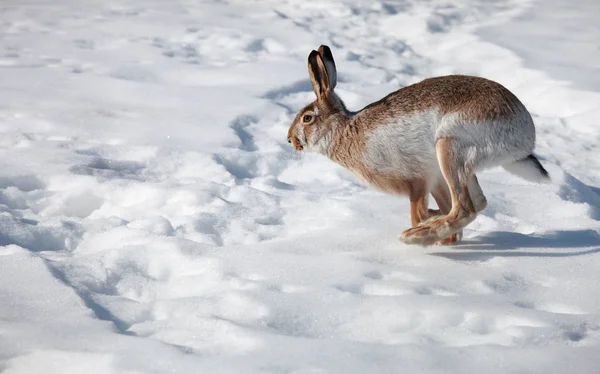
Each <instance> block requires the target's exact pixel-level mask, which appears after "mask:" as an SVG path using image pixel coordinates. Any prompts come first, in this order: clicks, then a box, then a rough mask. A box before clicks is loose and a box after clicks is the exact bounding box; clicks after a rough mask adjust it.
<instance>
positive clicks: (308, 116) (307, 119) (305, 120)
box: [302, 114, 313, 123]
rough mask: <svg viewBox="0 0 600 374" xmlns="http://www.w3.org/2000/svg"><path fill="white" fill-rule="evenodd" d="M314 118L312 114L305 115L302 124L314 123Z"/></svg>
mask: <svg viewBox="0 0 600 374" xmlns="http://www.w3.org/2000/svg"><path fill="white" fill-rule="evenodd" d="M312 119H313V116H311V115H310V114H305V115H304V117H302V122H305V123H308V122H310V121H312Z"/></svg>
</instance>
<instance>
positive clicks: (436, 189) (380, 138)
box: [288, 45, 549, 245]
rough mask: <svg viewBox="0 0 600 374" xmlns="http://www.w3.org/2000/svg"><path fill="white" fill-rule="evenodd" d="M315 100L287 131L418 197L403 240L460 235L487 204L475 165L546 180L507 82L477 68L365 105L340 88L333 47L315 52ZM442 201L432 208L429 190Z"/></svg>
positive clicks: (300, 145) (391, 188)
mask: <svg viewBox="0 0 600 374" xmlns="http://www.w3.org/2000/svg"><path fill="white" fill-rule="evenodd" d="M308 73H309V75H310V80H311V82H312V86H313V89H314V91H315V94H316V96H317V100H316V101H314V102H312V103H310V104H308V105H307V106H305V107H304V108H302V110H300V112H298V114H297V115H296V118H295V119H294V122H293V123H292V125H291V127H290V129H289V131H288V141H289V142H290V143H292V145H293V146H294V148H295V149H296V150H298V151H302V150H306V151H314V152H319V153H321V154H324V155H326V156H327V157H329V158H330V159H331V160H333V161H335V162H337V163H338V164H340V165H342V166H344V167H346V168H348V169H350V170H351V171H352V172H354V174H356V175H357V176H358V177H359V178H360V179H362V180H363V181H365V182H366V183H368V184H370V185H372V186H374V187H376V188H378V189H380V190H382V191H385V192H388V193H392V194H401V195H407V196H408V198H409V199H410V218H411V223H412V228H410V229H408V230H405V231H403V232H402V233H401V234H400V239H401V240H402V241H404V242H405V243H414V244H422V245H430V244H433V243H436V242H437V243H438V244H452V243H455V242H456V241H458V240H460V237H461V236H462V229H463V228H464V227H465V226H466V225H468V224H469V223H471V222H472V221H473V220H474V219H475V217H476V215H477V213H479V212H481V211H482V210H483V209H484V208H485V207H486V205H487V202H486V198H485V196H484V195H483V192H482V190H481V187H480V186H479V183H478V181H477V177H476V176H475V173H476V172H477V171H480V170H482V169H486V168H490V167H494V166H502V167H504V169H506V170H507V171H509V172H511V173H513V174H516V175H518V176H520V177H522V178H524V179H526V180H529V181H535V182H541V181H544V180H548V179H549V177H548V172H547V171H546V170H545V169H544V167H543V166H542V165H541V164H540V162H539V161H538V159H537V158H536V157H535V156H534V155H533V154H532V151H533V149H534V146H535V127H534V124H533V120H532V119H531V115H530V114H529V112H528V111H527V109H526V108H525V106H524V105H523V104H522V103H521V102H520V101H519V99H517V97H516V96H515V95H513V94H512V93H511V92H510V91H509V90H508V89H506V88H504V87H503V86H501V85H500V84H498V83H496V82H493V81H490V80H487V79H484V78H479V77H473V76H465V75H449V76H442V77H435V78H429V79H425V80H423V81H421V82H419V83H416V84H413V85H411V86H407V87H404V88H401V89H399V90H397V91H395V92H393V93H391V94H389V95H388V96H386V97H384V98H383V99H381V100H379V101H377V102H374V103H372V104H369V105H367V106H366V107H365V108H363V109H362V110H360V111H357V112H352V111H350V110H348V109H347V108H346V106H345V105H344V103H343V102H342V100H341V99H340V98H339V96H338V95H337V94H336V93H335V92H334V88H335V86H336V83H337V71H336V67H335V62H334V60H333V55H332V54H331V50H330V49H329V47H327V46H324V45H322V46H321V47H319V49H318V51H314V50H313V51H312V52H311V53H310V55H309V56H308ZM429 194H431V195H432V196H433V198H434V199H435V201H436V203H437V205H438V207H439V210H431V209H428V196H429Z"/></svg>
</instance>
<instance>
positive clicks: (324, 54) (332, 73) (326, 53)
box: [319, 45, 337, 90]
mask: <svg viewBox="0 0 600 374" xmlns="http://www.w3.org/2000/svg"><path fill="white" fill-rule="evenodd" d="M319 54H320V55H321V58H322V59H323V62H324V63H325V69H326V70H327V75H329V83H330V84H331V89H332V90H333V89H334V88H335V86H336V85H337V70H336V68H335V61H334V60H333V54H332V53H331V49H329V47H328V46H326V45H322V46H320V47H319Z"/></svg>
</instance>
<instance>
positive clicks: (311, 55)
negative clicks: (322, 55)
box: [308, 49, 319, 61]
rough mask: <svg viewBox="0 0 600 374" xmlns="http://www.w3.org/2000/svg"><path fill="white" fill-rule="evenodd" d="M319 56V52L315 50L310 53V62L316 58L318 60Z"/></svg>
mask: <svg viewBox="0 0 600 374" xmlns="http://www.w3.org/2000/svg"><path fill="white" fill-rule="evenodd" d="M318 55H319V52H317V51H315V50H314V49H313V50H312V51H311V52H310V54H309V55H308V60H309V61H310V60H312V59H314V58H316V57H317V56H318Z"/></svg>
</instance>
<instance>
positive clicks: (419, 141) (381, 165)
mask: <svg viewBox="0 0 600 374" xmlns="http://www.w3.org/2000/svg"><path fill="white" fill-rule="evenodd" d="M438 122H439V111H438V110H429V111H424V112H416V113H412V114H410V115H406V116H402V117H397V118H390V119H389V120H388V121H387V123H386V124H384V125H381V126H378V127H376V128H375V129H373V131H371V132H370V133H368V134H367V139H366V140H367V141H366V148H365V154H364V162H365V165H366V166H367V167H368V168H369V169H372V170H374V171H377V172H380V173H394V174H399V175H402V176H403V177H405V178H409V179H410V178H413V177H414V178H416V177H419V178H422V177H423V176H424V175H427V174H430V173H431V172H432V171H435V170H437V169H438V168H437V159H436V155H435V125H436V123H438Z"/></svg>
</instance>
